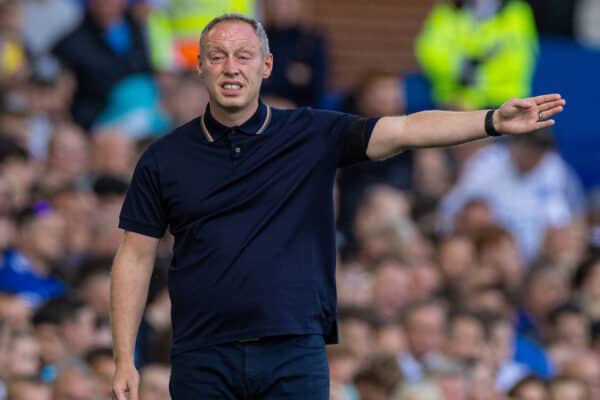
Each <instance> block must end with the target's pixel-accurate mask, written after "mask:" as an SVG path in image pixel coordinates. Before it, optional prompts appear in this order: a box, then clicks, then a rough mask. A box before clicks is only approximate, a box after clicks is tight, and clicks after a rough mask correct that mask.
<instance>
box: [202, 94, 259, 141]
mask: <svg viewBox="0 0 600 400" xmlns="http://www.w3.org/2000/svg"><path fill="white" fill-rule="evenodd" d="M269 122H271V108H270V107H269V106H268V105H266V104H265V103H263V101H262V100H260V99H259V101H258V108H257V110H256V112H255V113H254V114H253V115H252V116H251V117H250V118H249V119H248V120H247V121H246V122H244V123H243V124H242V125H240V126H234V127H229V126H225V125H223V124H221V123H220V122H219V121H217V120H216V119H215V118H214V117H213V116H212V114H211V113H210V106H209V105H207V106H206V111H205V112H204V114H203V115H202V120H201V124H202V132H203V133H204V137H205V138H206V140H208V141H209V142H210V143H212V142H216V141H218V140H220V139H222V138H223V137H224V136H225V135H226V134H227V132H228V131H230V130H231V129H232V128H235V130H236V132H240V133H243V134H245V135H248V136H255V135H260V134H262V133H264V131H265V130H266V129H267V126H269Z"/></svg>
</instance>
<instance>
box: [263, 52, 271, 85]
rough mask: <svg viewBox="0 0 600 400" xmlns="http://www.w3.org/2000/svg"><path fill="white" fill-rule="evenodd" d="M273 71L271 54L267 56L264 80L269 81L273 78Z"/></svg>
mask: <svg viewBox="0 0 600 400" xmlns="http://www.w3.org/2000/svg"><path fill="white" fill-rule="evenodd" d="M271 71H273V54H271V53H269V54H267V55H265V69H264V71H263V79H267V78H268V77H270V76H271Z"/></svg>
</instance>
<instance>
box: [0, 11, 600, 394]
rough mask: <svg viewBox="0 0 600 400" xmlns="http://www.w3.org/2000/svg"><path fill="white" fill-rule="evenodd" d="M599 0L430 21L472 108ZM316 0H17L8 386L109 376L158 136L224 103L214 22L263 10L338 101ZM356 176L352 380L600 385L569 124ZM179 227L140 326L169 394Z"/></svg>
mask: <svg viewBox="0 0 600 400" xmlns="http://www.w3.org/2000/svg"><path fill="white" fill-rule="evenodd" d="M596 4H598V3H597V2H593V1H584V0H580V1H578V2H577V1H564V0H560V1H529V2H525V1H524V0H523V1H522V0H463V1H440V2H436V3H435V5H434V6H433V8H432V9H431V11H430V13H429V15H428V16H427V18H426V19H425V20H424V21H423V24H422V27H421V31H420V33H419V35H418V37H417V39H416V41H415V43H414V50H415V56H416V58H417V60H418V62H419V64H420V67H421V70H422V73H423V74H424V76H425V77H426V78H427V79H428V81H429V82H430V84H431V96H432V98H433V100H434V101H435V103H436V104H437V106H438V107H440V108H446V109H453V110H468V109H472V108H484V107H496V106H498V105H499V104H500V103H501V102H502V101H503V100H505V99H507V98H509V97H513V96H519V97H523V96H529V95H531V82H532V77H533V74H534V66H535V61H536V57H537V54H538V51H539V50H538V37H539V34H554V35H565V36H569V37H574V36H578V37H580V38H583V39H585V40H587V41H588V42H589V43H594V41H595V43H596V44H597V43H598V37H599V35H598V28H597V26H596V25H595V24H594V23H586V21H593V18H592V16H593V15H598V12H600V11H599V8H598V6H596ZM559 6H560V10H561V14H560V15H561V17H556V15H557V14H556V12H557V11H556V7H559ZM302 8H303V3H302V2H301V1H299V0H263V1H250V0H246V1H245V0H231V1H224V0H219V1H217V0H170V1H169V0H129V1H126V0H0V89H1V90H0V251H1V253H0V254H1V255H0V400H5V399H6V400H49V399H53V400H101V399H110V398H111V395H110V385H111V379H112V375H113V372H114V362H113V358H112V345H111V334H110V320H109V298H110V268H111V262H112V257H113V256H114V254H115V252H116V250H117V248H118V246H119V243H120V239H121V235H122V233H121V232H120V231H119V229H118V228H117V221H118V215H119V212H120V207H121V204H122V202H123V199H124V196H125V194H126V192H127V189H128V183H129V179H130V177H131V174H132V172H133V168H134V166H135V163H136V160H137V159H138V157H139V155H140V154H141V152H143V151H144V149H145V148H146V146H147V145H148V144H149V143H150V142H151V141H153V140H154V139H155V138H157V137H159V136H161V135H164V134H167V133H168V132H169V131H170V129H172V128H173V127H176V126H178V125H179V124H181V123H183V122H185V121H187V120H189V119H191V118H193V117H195V116H197V115H198V114H200V113H202V111H203V110H204V107H205V105H206V103H207V94H206V91H205V89H204V87H203V83H202V81H201V80H199V78H198V77H197V75H196V73H195V71H194V65H195V62H196V57H197V40H198V36H199V33H200V31H201V29H202V27H203V25H204V24H205V23H206V22H207V21H208V20H210V19H211V18H212V17H214V16H216V15H219V14H221V13H222V12H223V11H224V10H226V11H233V12H239V13H244V14H247V15H252V16H256V17H258V18H259V19H260V20H262V21H263V22H264V23H265V26H266V28H267V32H268V34H269V39H270V43H271V50H272V52H273V53H274V57H275V68H274V71H273V76H272V77H271V78H270V79H269V80H267V81H266V82H265V83H264V85H263V88H262V96H263V99H264V100H265V101H266V102H268V103H270V104H271V105H272V106H274V107H281V108H286V107H294V106H313V107H319V106H323V105H324V104H328V103H327V101H325V100H324V99H327V98H328V96H329V95H330V93H328V91H329V90H330V88H331V85H330V84H331V82H330V81H331V77H330V76H329V71H330V70H331V69H330V66H331V65H330V63H331V59H330V49H329V48H328V43H327V35H326V32H323V31H318V30H315V29H314V27H309V26H307V25H305V24H304V22H303V19H302V18H301V15H302V12H303V9H302ZM552 10H554V13H553V12H551V11H552ZM578 10H579V11H578ZM581 10H585V12H584V11H581ZM340 12H343V10H340ZM576 15H579V16H580V17H578V18H576ZM562 16H569V18H562ZM569 21H570V22H569ZM577 21H579V22H577ZM341 96H342V98H343V100H342V101H340V102H339V105H338V107H337V108H338V109H339V110H341V111H345V112H351V113H356V114H361V115H369V116H374V115H380V116H384V115H400V114H403V113H405V112H406V104H407V97H409V96H410V93H408V92H407V90H406V87H405V85H404V80H403V77H402V76H400V75H398V74H392V73H389V72H387V70H386V69H385V68H381V69H369V70H366V71H364V74H363V75H362V76H361V77H360V79H358V80H357V82H356V85H355V87H354V88H353V89H352V90H350V91H348V92H347V93H343V94H342V95H341ZM482 126H483V122H482ZM334 196H335V200H336V208H337V213H338V232H337V244H338V263H337V284H338V303H339V332H340V338H341V343H340V344H339V345H334V346H329V347H328V350H327V354H328V358H329V362H330V376H331V399H332V400H380V399H381V400H386V399H392V400H484V399H485V400H507V399H513V400H516V399H520V400H545V399H549V400H598V399H600V196H599V195H598V192H597V191H594V190H589V189H588V190H584V189H583V188H582V187H581V184H580V183H579V180H578V178H577V175H576V173H575V172H574V171H573V169H572V168H571V167H570V166H569V165H568V164H567V163H566V162H565V161H564V159H563V158H562V157H561V155H560V153H559V152H558V151H557V150H556V146H555V141H554V139H553V133H552V132H551V131H550V130H544V131H539V132H535V133H534V134H531V135H527V136H521V137H519V138H513V139H509V138H499V139H497V140H493V141H492V140H484V141H479V142H475V143H472V144H468V145H461V146H455V147H453V148H449V149H421V150H415V151H407V152H405V153H403V154H401V155H399V156H398V157H395V158H392V159H389V160H386V161H383V162H378V163H365V164H359V165H355V166H352V167H349V168H347V169H344V170H341V171H340V173H339V176H338V180H337V183H336V188H335V191H334ZM317 206H318V205H317ZM171 246H172V238H171V237H170V236H169V235H167V236H166V237H165V238H164V239H163V240H162V242H161V245H160V249H159V257H158V258H157V260H156V267H155V273H154V275H153V277H152V281H151V285H150V290H149V297H148V302H147V307H146V310H145V313H144V317H143V320H142V323H141V327H140V332H139V336H138V341H137V346H136V363H137V366H138V367H139V368H140V371H141V383H140V385H141V392H140V394H141V399H142V400H153V399H168V398H169V393H168V381H169V373H170V372H169V346H170V339H171V336H170V303H169V296H168V290H167V271H168V268H169V262H170V254H171Z"/></svg>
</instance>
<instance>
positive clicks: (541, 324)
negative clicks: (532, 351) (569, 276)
mask: <svg viewBox="0 0 600 400" xmlns="http://www.w3.org/2000/svg"><path fill="white" fill-rule="evenodd" d="M522 295H523V300H522V309H521V311H520V313H519V316H518V320H517V331H518V332H519V333H521V334H524V335H527V336H528V337H530V338H532V339H534V340H537V341H538V342H540V343H545V341H546V340H547V339H548V338H545V337H544V332H545V329H546V326H547V324H548V323H549V320H548V318H549V316H550V312H551V311H552V310H554V309H555V307H558V306H559V305H561V304H564V303H565V302H566V301H567V300H568V298H569V288H568V286H567V282H566V279H565V276H564V274H563V273H562V272H561V271H560V270H558V269H557V268H556V266H554V265H552V264H548V263H545V262H543V261H540V262H539V263H538V264H536V265H534V266H533V267H532V268H531V269H530V270H529V271H528V273H527V275H526V276H525V278H524V283H523V292H522Z"/></svg>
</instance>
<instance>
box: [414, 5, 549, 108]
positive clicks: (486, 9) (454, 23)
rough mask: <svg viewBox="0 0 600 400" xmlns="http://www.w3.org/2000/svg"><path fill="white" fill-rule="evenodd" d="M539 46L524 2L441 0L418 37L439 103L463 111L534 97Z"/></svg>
mask: <svg viewBox="0 0 600 400" xmlns="http://www.w3.org/2000/svg"><path fill="white" fill-rule="evenodd" d="M537 50H538V42H537V33H536V29H535V21H534V17H533V14H532V11H531V8H530V6H529V5H528V4H527V3H526V2H525V1H523V0H453V1H444V2H441V3H439V4H437V5H436V6H435V7H434V8H433V10H432V11H431V13H430V14H429V16H428V17H427V19H426V21H425V23H424V27H423V30H422V32H421V33H420V35H419V36H418V38H417V41H416V56H417V60H418V61H419V63H420V65H421V68H422V69H423V71H424V73H425V75H426V76H427V78H428V79H429V80H430V82H431V85H432V91H433V99H434V101H435V102H436V103H437V104H438V105H439V106H442V107H447V108H460V109H473V108H480V107H494V106H498V105H499V104H501V103H502V101H503V100H504V99H506V98H509V97H523V96H529V95H530V92H531V81H532V78H533V72H534V68H535V60H536V55H537Z"/></svg>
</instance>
